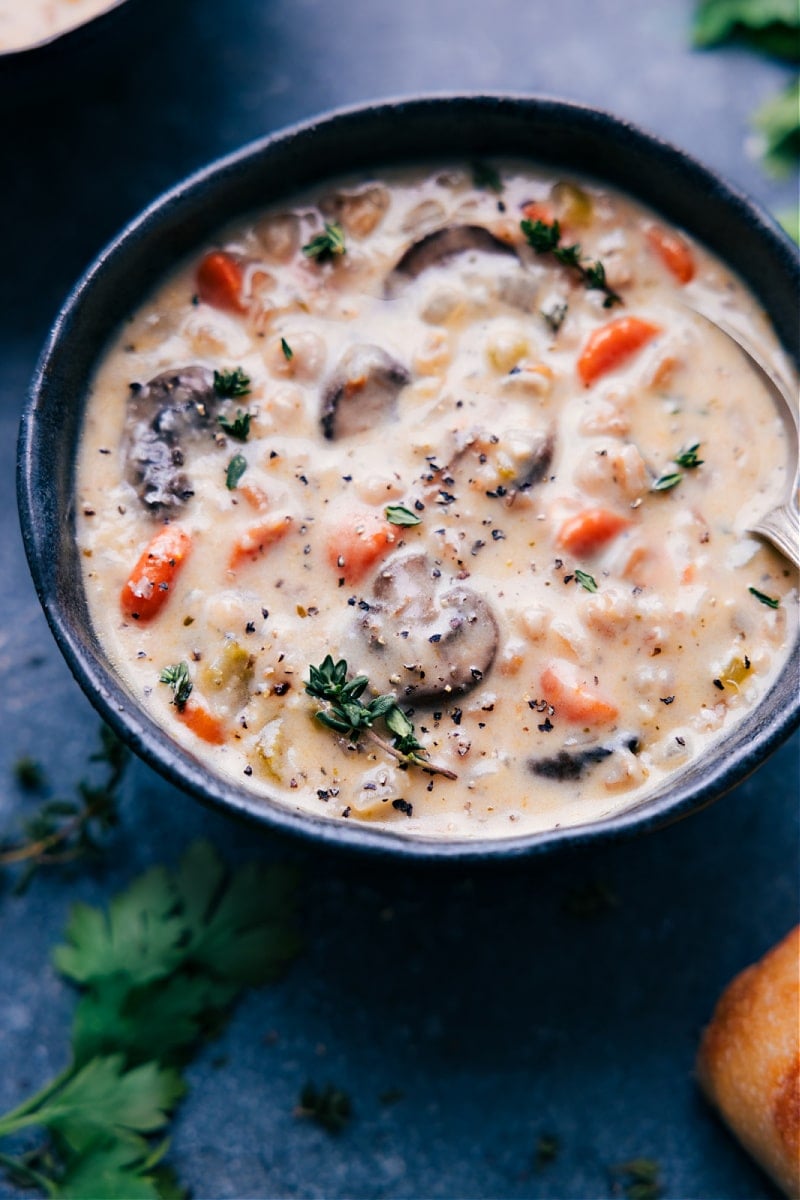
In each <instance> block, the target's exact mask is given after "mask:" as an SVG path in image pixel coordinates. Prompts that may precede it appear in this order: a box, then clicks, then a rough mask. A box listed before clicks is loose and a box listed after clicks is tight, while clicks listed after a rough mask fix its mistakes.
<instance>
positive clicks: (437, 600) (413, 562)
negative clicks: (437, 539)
mask: <svg viewBox="0 0 800 1200" xmlns="http://www.w3.org/2000/svg"><path fill="white" fill-rule="evenodd" d="M361 605H362V608H363V609H364V611H363V615H361V616H360V618H359V621H358V632H359V634H360V636H361V638H363V639H365V640H366V652H367V657H368V659H369V676H370V680H371V682H372V683H373V684H374V685H375V686H376V687H378V688H380V689H381V690H385V691H397V692H398V694H399V695H400V696H401V697H404V698H406V697H415V698H417V699H419V700H423V699H434V698H437V697H444V696H452V695H458V694H460V693H462V692H466V691H468V690H469V689H470V688H472V687H475V685H476V684H477V683H479V682H480V681H481V680H482V679H483V677H484V675H485V674H486V672H487V671H488V670H489V668H490V667H491V665H492V661H493V659H494V656H495V652H496V650H497V642H498V628H497V621H496V620H495V616H494V613H493V612H492V610H491V607H490V606H489V604H488V602H487V601H486V600H485V599H484V597H483V596H481V595H479V594H478V593H477V592H474V591H473V590H472V589H471V588H468V587H465V586H464V585H463V584H461V583H458V582H456V581H455V580H453V579H452V578H450V579H445V578H443V577H442V573H441V571H440V570H439V569H438V568H437V567H436V566H435V565H434V564H433V562H432V561H431V560H430V559H429V558H428V557H427V555H425V554H417V553H411V554H407V555H404V556H401V557H398V558H393V559H392V560H391V561H390V562H389V564H388V565H386V566H384V567H382V568H381V570H380V572H379V574H378V576H377V578H376V580H375V583H374V585H373V591H372V595H371V596H367V597H365V599H364V600H362V602H361Z"/></svg>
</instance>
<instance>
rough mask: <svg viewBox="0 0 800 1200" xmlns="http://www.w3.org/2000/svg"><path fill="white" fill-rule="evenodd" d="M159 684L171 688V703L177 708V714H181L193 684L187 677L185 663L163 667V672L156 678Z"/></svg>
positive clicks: (186, 665)
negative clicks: (164, 684)
mask: <svg viewBox="0 0 800 1200" xmlns="http://www.w3.org/2000/svg"><path fill="white" fill-rule="evenodd" d="M158 682H159V683H166V684H167V685H168V686H169V687H171V688H172V692H173V696H172V703H173V704H174V705H175V707H176V708H177V710H178V712H182V711H183V708H184V705H185V704H186V701H187V700H188V699H189V697H190V696H191V694H192V688H193V687H194V684H193V683H192V680H191V678H190V676H189V667H188V664H187V663H185V662H179V663H174V664H173V665H172V666H170V667H164V670H163V671H162V672H161V674H160V675H159V677H158Z"/></svg>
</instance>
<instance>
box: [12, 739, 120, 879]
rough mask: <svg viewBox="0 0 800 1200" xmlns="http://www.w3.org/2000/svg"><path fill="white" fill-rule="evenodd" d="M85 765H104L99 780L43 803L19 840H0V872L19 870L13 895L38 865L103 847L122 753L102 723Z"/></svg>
mask: <svg viewBox="0 0 800 1200" xmlns="http://www.w3.org/2000/svg"><path fill="white" fill-rule="evenodd" d="M25 761H28V762H30V761H31V760H25ZM90 761H91V762H92V763H102V764H103V765H104V766H105V767H106V775H105V778H102V779H101V780H100V782H99V783H97V782H93V781H92V780H90V779H82V780H81V781H80V782H79V784H78V786H77V788H76V796H75V798H74V799H72V800H67V799H63V798H60V797H53V798H52V799H47V800H45V801H44V803H43V804H41V806H40V807H39V808H38V809H37V811H36V812H35V813H34V814H33V816H32V817H29V818H28V819H27V820H26V821H25V822H24V824H23V826H22V829H23V836H21V837H18V838H12V839H5V838H3V839H0V868H2V867H16V866H22V867H23V870H22V873H21V874H20V875H19V877H18V878H17V880H16V882H15V885H14V891H15V892H16V893H17V894H19V893H21V892H23V891H25V889H26V888H27V886H28V884H29V883H30V882H31V880H32V879H33V876H34V875H35V874H36V872H37V871H38V870H39V868H40V867H50V866H58V865H61V864H64V863H74V862H76V861H77V860H78V859H83V858H88V857H94V856H97V855H99V854H100V852H101V850H102V848H103V847H102V843H101V842H100V840H99V837H100V835H102V834H105V833H107V832H108V831H109V830H110V829H111V828H112V826H114V825H116V824H117V822H118V820H119V815H118V811H117V800H118V793H119V788H120V785H121V783H122V777H123V774H124V772H125V766H126V764H127V762H128V751H127V749H126V748H125V746H123V744H122V742H121V741H120V740H119V738H118V737H117V736H116V734H115V733H112V731H111V730H110V729H109V728H108V726H107V725H101V727H100V749H99V750H98V751H97V752H96V753H95V754H93V755H92V757H91V760H90ZM33 766H36V767H37V768H38V769H37V771H36V773H35V779H36V781H37V782H36V787H37V788H40V787H43V786H44V773H43V771H42V769H41V767H39V766H38V764H33ZM25 769H26V771H27V770H28V768H25ZM30 769H32V767H31V768H30ZM32 778H33V776H32ZM20 782H21V783H22V781H21V780H20ZM22 786H26V785H25V784H22Z"/></svg>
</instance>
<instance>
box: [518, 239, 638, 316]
mask: <svg viewBox="0 0 800 1200" xmlns="http://www.w3.org/2000/svg"><path fill="white" fill-rule="evenodd" d="M520 229H521V230H522V232H523V234H524V235H525V240H526V241H527V243H528V245H529V246H530V247H531V249H533V250H535V251H536V253H537V254H552V255H553V257H554V258H555V260H556V262H559V263H561V265H562V267H569V268H571V269H572V270H573V271H575V272H576V273H577V275H578V276H579V277H580V278H581V279H582V280H583V283H584V286H585V287H587V288H588V289H590V290H591V291H599V292H604V293H605V300H604V301H603V308H611V307H612V306H613V305H614V304H622V297H621V296H620V295H619V293H618V292H615V291H614V289H613V288H612V287H611V286H610V285H609V283H608V281H607V280H606V269H605V267H604V266H603V264H602V263H601V262H600V260H599V259H598V260H597V261H596V262H589V261H587V262H584V261H583V259H582V257H581V248H580V245H579V244H578V243H577V242H576V243H575V244H574V245H572V246H564V245H562V244H561V226H560V225H559V223H558V221H553V223H552V225H550V224H548V223H547V221H539V220H537V221H530V220H528V219H527V218H525V219H524V220H522V221H520Z"/></svg>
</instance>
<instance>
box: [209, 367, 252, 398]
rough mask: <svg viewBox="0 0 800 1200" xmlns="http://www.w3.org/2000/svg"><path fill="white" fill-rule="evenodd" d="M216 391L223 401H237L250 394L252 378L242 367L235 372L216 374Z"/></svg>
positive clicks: (217, 372) (219, 372)
mask: <svg viewBox="0 0 800 1200" xmlns="http://www.w3.org/2000/svg"><path fill="white" fill-rule="evenodd" d="M214 391H215V392H216V393H217V395H218V396H219V397H220V399H221V400H235V399H236V398H237V397H239V396H248V395H249V394H250V376H249V375H245V373H244V371H243V370H242V368H241V367H236V368H235V369H234V370H233V371H215V372H214Z"/></svg>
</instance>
